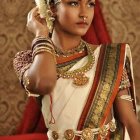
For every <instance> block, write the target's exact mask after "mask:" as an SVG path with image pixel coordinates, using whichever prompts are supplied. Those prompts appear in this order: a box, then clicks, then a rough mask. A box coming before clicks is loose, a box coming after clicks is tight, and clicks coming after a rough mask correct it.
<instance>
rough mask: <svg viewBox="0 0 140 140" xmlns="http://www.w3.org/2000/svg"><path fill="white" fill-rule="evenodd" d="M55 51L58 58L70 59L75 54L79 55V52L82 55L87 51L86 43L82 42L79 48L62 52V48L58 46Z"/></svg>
mask: <svg viewBox="0 0 140 140" xmlns="http://www.w3.org/2000/svg"><path fill="white" fill-rule="evenodd" d="M54 49H55V53H56V54H55V55H56V56H58V57H59V56H63V57H69V56H70V55H74V54H76V53H79V52H81V53H82V52H83V51H84V50H85V41H84V40H81V41H80V44H79V45H78V46H77V47H75V48H72V49H70V50H63V51H62V50H61V49H60V48H58V47H56V46H55V48H54Z"/></svg>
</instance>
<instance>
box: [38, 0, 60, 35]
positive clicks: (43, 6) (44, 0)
mask: <svg viewBox="0 0 140 140" xmlns="http://www.w3.org/2000/svg"><path fill="white" fill-rule="evenodd" d="M60 2H61V0H54V4H55V5H56V4H58V3H60ZM35 3H36V5H37V7H38V8H39V13H40V16H41V18H45V19H46V22H47V26H48V29H49V32H50V33H52V31H53V25H54V21H55V17H54V14H53V12H52V11H51V8H50V3H52V2H51V1H49V0H35Z"/></svg>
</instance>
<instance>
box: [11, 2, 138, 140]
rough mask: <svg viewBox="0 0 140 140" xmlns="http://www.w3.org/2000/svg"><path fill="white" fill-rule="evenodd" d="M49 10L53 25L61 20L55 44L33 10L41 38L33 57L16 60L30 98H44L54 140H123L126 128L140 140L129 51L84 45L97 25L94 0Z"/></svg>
mask: <svg viewBox="0 0 140 140" xmlns="http://www.w3.org/2000/svg"><path fill="white" fill-rule="evenodd" d="M49 4H50V10H51V18H50V19H52V20H54V19H55V21H54V27H53V31H52V34H51V38H50V37H49V29H48V27H47V26H46V22H45V20H44V19H42V18H40V14H39V13H38V8H33V9H32V10H31V12H30V13H29V15H28V23H27V27H28V28H29V30H30V31H31V32H33V33H34V34H35V36H36V38H35V39H34V40H33V43H32V51H26V52H22V53H18V54H17V55H16V58H15V60H14V66H15V70H16V72H17V75H18V76H19V79H20V81H21V83H22V84H23V86H24V88H25V90H26V92H27V94H28V95H29V96H34V97H40V96H41V100H40V101H41V111H42V114H43V118H44V121H45V125H46V128H47V129H48V131H47V137H48V139H50V140H51V139H69V140H71V139H85V140H87V139H88V140H91V139H94V140H96V139H102V140H103V139H108V140H109V139H113V140H117V139H119V140H120V139H124V132H125V128H126V129H127V131H128V133H129V136H130V139H131V140H138V139H139V138H140V134H139V130H140V125H139V123H138V121H137V119H136V115H135V95H134V83H133V71H132V60H131V53H130V49H129V46H128V45H127V44H108V45H93V44H89V43H87V42H85V41H83V40H82V39H81V37H82V36H83V35H85V34H86V32H87V30H88V29H89V27H90V25H91V23H92V20H93V17H94V7H95V5H96V4H95V1H94V0H81V1H78V0H61V1H51V2H50V3H49ZM49 12H50V11H49ZM49 14H50V13H49ZM23 56H24V58H23ZM25 59H26V60H25ZM21 62H22V63H21ZM17 64H18V66H17ZM128 114H129V115H128ZM42 139H43V138H42Z"/></svg>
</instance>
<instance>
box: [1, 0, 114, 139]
mask: <svg viewBox="0 0 140 140" xmlns="http://www.w3.org/2000/svg"><path fill="white" fill-rule="evenodd" d="M83 38H84V40H86V41H87V42H89V43H92V44H104V43H110V42H111V39H110V37H109V34H108V31H107V29H106V26H105V21H104V19H103V15H102V12H101V9H100V4H99V1H98V0H96V7H95V15H94V20H93V22H92V24H91V26H90V28H89V30H88V32H87V33H86V35H85V36H84V37H83ZM46 132H47V129H46V128H45V124H44V121H43V117H42V114H41V110H40V107H39V105H38V103H37V102H36V100H35V99H34V98H32V97H30V98H29V99H28V103H27V105H26V108H25V111H24V113H23V119H22V122H21V124H20V126H19V127H18V129H17V136H11V137H9V136H5V137H0V140H13V139H14V140H16V139H17V140H18V139H20V140H22V139H24V140H28V139H29V140H32V139H33V140H35V139H37V140H39V139H41V140H45V139H47V138H46V137H45V135H46ZM28 133H34V134H33V135H31V134H28ZM38 133H42V134H40V135H39V134H38ZM43 133H45V134H43ZM27 134H28V135H27Z"/></svg>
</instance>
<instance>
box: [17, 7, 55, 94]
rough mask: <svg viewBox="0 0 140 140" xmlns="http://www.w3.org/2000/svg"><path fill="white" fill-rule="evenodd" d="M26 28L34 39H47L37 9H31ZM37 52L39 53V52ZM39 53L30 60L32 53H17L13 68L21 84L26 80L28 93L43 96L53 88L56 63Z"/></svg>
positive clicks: (43, 23) (48, 53)
mask: <svg viewBox="0 0 140 140" xmlns="http://www.w3.org/2000/svg"><path fill="white" fill-rule="evenodd" d="M27 27H28V29H29V30H30V31H31V32H33V33H34V34H35V36H36V37H40V36H41V37H44V38H45V40H46V39H47V38H48V28H47V26H46V22H45V20H44V19H41V18H40V17H39V14H38V9H37V8H33V9H32V10H31V12H30V13H29V14H28V22H27ZM42 50H43V49H42ZM37 51H38V52H39V50H37ZM37 51H36V52H37ZM40 52H41V53H35V55H34V59H33V58H32V53H33V51H29V52H28V51H25V52H22V53H18V54H17V55H16V57H15V59H14V68H15V71H16V72H17V75H18V76H19V79H20V81H21V82H22V83H23V81H24V80H25V79H26V78H28V80H29V84H28V85H26V86H27V89H28V90H29V91H30V92H33V93H37V94H40V95H45V94H48V93H50V92H51V91H52V90H53V88H54V86H55V83H56V79H57V76H56V63H55V61H54V56H53V55H52V53H50V52H49V51H40ZM23 54H24V56H23ZM27 57H28V59H27ZM17 65H18V66H17Z"/></svg>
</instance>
